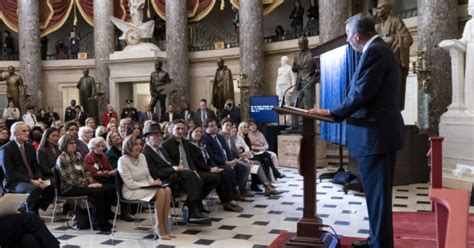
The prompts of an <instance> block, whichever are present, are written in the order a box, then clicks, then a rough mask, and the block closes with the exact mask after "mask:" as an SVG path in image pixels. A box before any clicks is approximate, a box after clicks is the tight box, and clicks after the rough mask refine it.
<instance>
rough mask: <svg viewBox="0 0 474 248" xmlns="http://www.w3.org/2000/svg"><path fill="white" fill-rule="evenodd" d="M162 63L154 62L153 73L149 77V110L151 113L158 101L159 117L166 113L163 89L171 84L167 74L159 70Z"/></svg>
mask: <svg viewBox="0 0 474 248" xmlns="http://www.w3.org/2000/svg"><path fill="white" fill-rule="evenodd" d="M162 67H163V63H162V62H161V61H159V60H157V61H156V62H155V71H154V72H152V73H151V76H150V93H151V101H150V108H151V109H152V111H153V110H154V108H155V105H156V102H157V101H158V100H159V101H160V113H161V114H160V117H161V116H163V115H164V114H165V111H166V94H165V90H166V89H165V88H166V86H168V85H169V84H170V83H171V79H170V76H169V75H168V73H167V72H165V71H163V70H162V69H161V68H162Z"/></svg>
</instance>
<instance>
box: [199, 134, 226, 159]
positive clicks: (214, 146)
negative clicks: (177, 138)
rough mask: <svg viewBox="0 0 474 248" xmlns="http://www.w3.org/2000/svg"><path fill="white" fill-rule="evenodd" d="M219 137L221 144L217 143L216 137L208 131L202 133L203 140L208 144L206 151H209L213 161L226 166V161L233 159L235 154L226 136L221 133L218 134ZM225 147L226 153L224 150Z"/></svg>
mask: <svg viewBox="0 0 474 248" xmlns="http://www.w3.org/2000/svg"><path fill="white" fill-rule="evenodd" d="M216 135H217V139H218V140H219V143H220V144H221V146H222V148H221V146H219V144H218V143H217V141H216V140H214V138H212V136H211V135H210V134H208V133H204V134H203V135H202V138H201V140H202V142H203V143H204V144H205V145H206V151H207V153H209V157H210V158H211V160H212V162H213V163H214V164H216V165H217V166H224V165H225V162H226V161H229V160H233V159H234V156H233V155H232V153H231V151H230V148H229V146H228V145H227V141H226V140H225V138H224V137H222V135H220V134H216ZM222 149H224V151H225V154H224V153H223V152H222Z"/></svg>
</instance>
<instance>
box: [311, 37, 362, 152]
mask: <svg viewBox="0 0 474 248" xmlns="http://www.w3.org/2000/svg"><path fill="white" fill-rule="evenodd" d="M360 55H361V54H360V53H357V52H356V51H354V49H352V47H351V46H350V45H345V46H342V47H339V48H336V49H333V50H331V51H329V52H326V53H323V54H321V56H320V61H321V85H320V87H321V108H323V109H330V108H332V107H334V106H336V105H338V104H339V103H341V102H342V101H343V99H344V97H345V96H346V93H347V89H348V87H349V83H350V80H351V78H352V75H353V74H354V72H355V69H356V67H357V64H358V62H359V58H360ZM321 140H325V141H330V142H331V143H335V144H341V145H346V144H347V141H346V123H345V122H342V123H327V122H321Z"/></svg>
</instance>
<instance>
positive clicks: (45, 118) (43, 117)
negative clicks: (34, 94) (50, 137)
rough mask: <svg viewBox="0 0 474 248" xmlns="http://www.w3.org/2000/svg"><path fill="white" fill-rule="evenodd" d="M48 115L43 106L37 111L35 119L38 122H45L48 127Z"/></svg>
mask: <svg viewBox="0 0 474 248" xmlns="http://www.w3.org/2000/svg"><path fill="white" fill-rule="evenodd" d="M48 117H49V116H48V115H47V114H46V109H45V108H40V110H39V111H38V115H37V116H36V120H37V121H38V122H43V123H45V124H46V125H47V126H48V127H49V126H50V125H51V123H50V122H49V118H48Z"/></svg>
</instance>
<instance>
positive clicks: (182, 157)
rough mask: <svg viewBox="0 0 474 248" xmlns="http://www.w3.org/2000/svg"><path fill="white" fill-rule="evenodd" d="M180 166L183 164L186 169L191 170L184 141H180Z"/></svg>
mask: <svg viewBox="0 0 474 248" xmlns="http://www.w3.org/2000/svg"><path fill="white" fill-rule="evenodd" d="M179 164H182V165H183V167H184V168H185V169H189V165H188V158H187V157H186V152H185V151H184V146H183V141H179Z"/></svg>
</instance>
